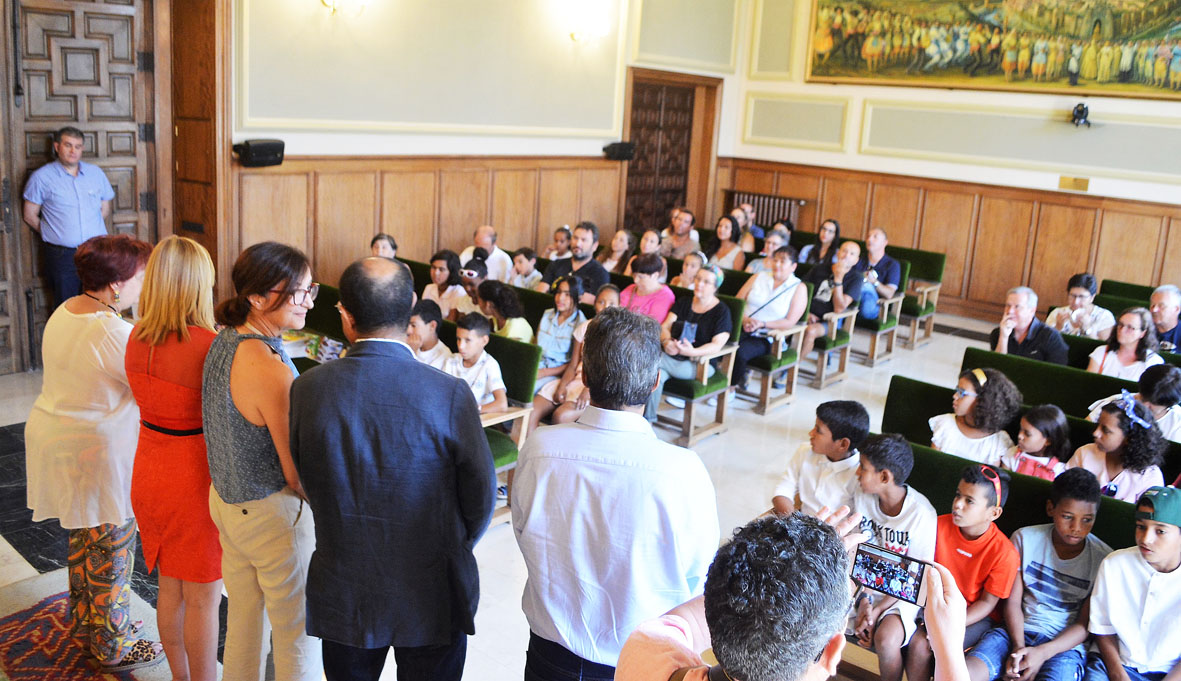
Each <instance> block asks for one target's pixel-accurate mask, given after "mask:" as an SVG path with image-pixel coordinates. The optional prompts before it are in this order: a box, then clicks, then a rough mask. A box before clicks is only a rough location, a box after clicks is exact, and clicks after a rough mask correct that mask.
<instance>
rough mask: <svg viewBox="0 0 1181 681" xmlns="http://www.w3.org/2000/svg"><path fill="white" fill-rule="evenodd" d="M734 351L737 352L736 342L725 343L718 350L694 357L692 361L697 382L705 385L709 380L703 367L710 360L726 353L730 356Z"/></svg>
mask: <svg viewBox="0 0 1181 681" xmlns="http://www.w3.org/2000/svg"><path fill="white" fill-rule="evenodd" d="M736 352H738V343H726V344H725V345H723V346H722V347H721V349H719V350H715V351H713V352H711V353H708V354H705V355H700V356H698V357H694V358H693V361H694V362H695V363H696V364H697V377H696V379H697V382H698V383H700V384H702V385H705V384H706V382H707V381H709V378H708V377H707V376H706V375H705V367H706V366H708V365H709V362H710V360H712V359H716V358H718V357H725V356H726V355H730V357H731V358H732V357H733V356H734V353H736ZM727 361H728V360H727Z"/></svg>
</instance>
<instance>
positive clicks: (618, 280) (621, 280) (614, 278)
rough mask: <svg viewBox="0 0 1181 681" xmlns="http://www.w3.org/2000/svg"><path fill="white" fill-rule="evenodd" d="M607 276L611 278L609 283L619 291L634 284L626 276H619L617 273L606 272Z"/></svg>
mask: <svg viewBox="0 0 1181 681" xmlns="http://www.w3.org/2000/svg"><path fill="white" fill-rule="evenodd" d="M607 275H608V276H609V277H611V283H612V284H615V285H616V286H618V287H619V290H620V291H622V290H623V289H625V288H627V287H628V286H631V285H632V284H633V283H635V281H634V280H633V279H632V278H631V277H629V276H627V275H626V274H620V273H619V272H608V273H607Z"/></svg>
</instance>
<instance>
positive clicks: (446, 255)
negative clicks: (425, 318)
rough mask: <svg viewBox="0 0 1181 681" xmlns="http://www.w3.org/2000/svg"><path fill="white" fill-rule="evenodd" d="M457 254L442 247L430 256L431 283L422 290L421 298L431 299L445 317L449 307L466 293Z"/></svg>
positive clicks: (449, 312) (449, 311) (448, 312)
mask: <svg viewBox="0 0 1181 681" xmlns="http://www.w3.org/2000/svg"><path fill="white" fill-rule="evenodd" d="M459 270H460V264H459V254H457V253H456V252H455V251H449V250H447V249H443V250H441V251H439V252H438V253H436V254H434V255H432V256H431V283H429V284H427V285H426V288H425V289H423V291H422V299H423V300H433V301H435V303H436V304H437V305H438V306H439V311H440V312H442V313H443V318H444V319H446V318H448V316H449V315H450V314H451V308H453V307H455V304H456V303H457V302H459V300H460V299H461V298H463V297H464V296H466V295H467V292H466V291H464V290H463V280H462V279H461V278H460V276H459Z"/></svg>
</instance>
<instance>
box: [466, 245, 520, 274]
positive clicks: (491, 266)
mask: <svg viewBox="0 0 1181 681" xmlns="http://www.w3.org/2000/svg"><path fill="white" fill-rule="evenodd" d="M475 251H476V247H475V246H468V247H467V248H465V249H463V253H460V254H459V262H460V264H462V265H466V264H467V261H469V260H471V259H472V254H473V253H475ZM484 264H485V265H487V266H488V278H489V279H495V280H496V281H503V282H507V281H508V279H509V275H510V274H512V273H513V256H511V255H509V254H508V252H506V251H505V250H504V249H503V248H501V247H500V246H493V247H492V252H491V253H489V254H488V259H487V260H486V261H484Z"/></svg>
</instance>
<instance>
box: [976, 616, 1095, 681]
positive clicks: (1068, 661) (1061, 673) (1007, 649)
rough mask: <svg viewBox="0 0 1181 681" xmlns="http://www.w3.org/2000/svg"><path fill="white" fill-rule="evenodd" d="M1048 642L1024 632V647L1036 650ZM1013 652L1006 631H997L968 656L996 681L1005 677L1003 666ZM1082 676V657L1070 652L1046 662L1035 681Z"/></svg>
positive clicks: (1072, 680) (1074, 679)
mask: <svg viewBox="0 0 1181 681" xmlns="http://www.w3.org/2000/svg"><path fill="white" fill-rule="evenodd" d="M1050 640H1052V638H1051V637H1050V636H1045V635H1043V634H1039V633H1037V632H1035V631H1027V632H1025V645H1026V646H1038V645H1041V644H1043V643H1046V642H1048V641H1050ZM1012 652H1013V651H1012V644H1011V640H1010V639H1009V632H1008V630H1006V629H1005V628H1004V627H997V628H995V629H991V630H989V631H988V633H986V634H984V636H981V637H980V641H979V642H978V643H977V644H976V647H974V648H972V650H971V652H969V653H968V655H969V656H971V657H974V658H976V659H978V660H980V661H981V662H983V663H984V665H985V666H986V667H988V679H989V681H996V679H998V678H1000V676H1001V675H1002V674H1003V673H1004V671H1005V663H1006V662H1008V660H1009V654H1010V653H1012ZM1082 675H1083V654H1082V653H1081V652H1080V651H1079V649H1078V648H1071V649H1070V650H1067V651H1066V652H1064V653H1058V654H1057V655H1055V656H1053V657H1051V658H1050V659H1048V660H1046V661H1045V663H1044V664H1043V665H1042V668H1041V669H1039V670H1038V673H1037V676H1035V677H1034V681H1079V679H1081V678H1082Z"/></svg>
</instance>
